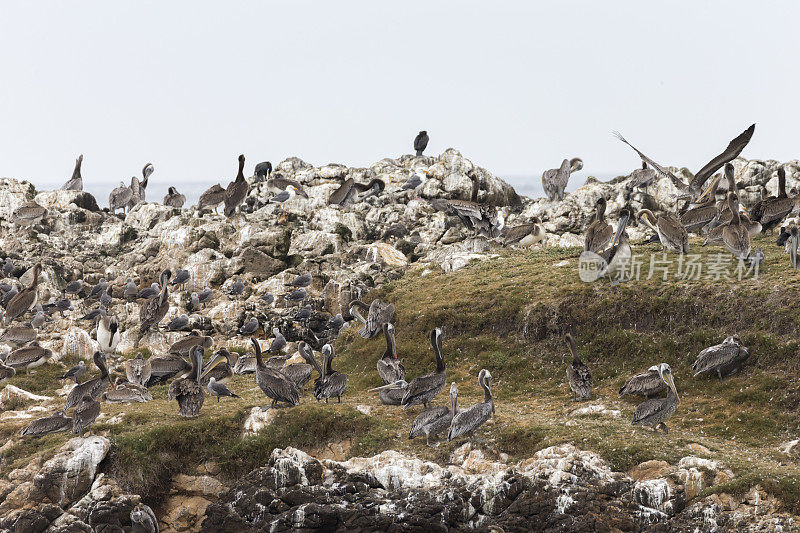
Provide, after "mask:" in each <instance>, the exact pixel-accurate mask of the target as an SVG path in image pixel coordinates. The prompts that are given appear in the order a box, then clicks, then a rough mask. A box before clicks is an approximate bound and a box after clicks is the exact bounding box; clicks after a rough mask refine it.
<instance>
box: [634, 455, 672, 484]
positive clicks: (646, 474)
mask: <svg viewBox="0 0 800 533" xmlns="http://www.w3.org/2000/svg"><path fill="white" fill-rule="evenodd" d="M671 470H672V465H670V464H669V463H668V462H666V461H655V460H653V461H645V462H644V463H640V464H638V465H636V466H634V467H633V468H632V469H630V470H629V471H628V475H629V476H630V477H631V478H633V479H635V480H636V481H648V480H651V479H656V478H660V477H666V476H667V475H668V474H669V472H670V471H671Z"/></svg>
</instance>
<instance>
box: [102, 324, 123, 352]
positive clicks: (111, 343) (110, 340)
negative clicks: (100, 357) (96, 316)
mask: <svg viewBox="0 0 800 533" xmlns="http://www.w3.org/2000/svg"><path fill="white" fill-rule="evenodd" d="M119 340H120V331H119V322H118V321H117V318H116V317H114V316H108V315H106V316H104V317H103V318H101V319H100V321H99V322H98V323H97V343H98V344H99V345H100V349H101V350H103V351H104V352H106V353H113V352H114V350H116V349H117V345H118V344H119Z"/></svg>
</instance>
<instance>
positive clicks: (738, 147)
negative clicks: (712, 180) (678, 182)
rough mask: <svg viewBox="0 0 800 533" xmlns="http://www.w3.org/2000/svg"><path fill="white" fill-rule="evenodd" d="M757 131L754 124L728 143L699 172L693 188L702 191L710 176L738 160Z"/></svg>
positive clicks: (693, 181)
mask: <svg viewBox="0 0 800 533" xmlns="http://www.w3.org/2000/svg"><path fill="white" fill-rule="evenodd" d="M754 131H756V125H755V124H752V125H751V126H750V127H749V128H747V129H746V130H744V131H743V132H742V133H740V134H739V135H738V136H737V137H736V138H735V139H733V140H732V141H731V142H729V143H728V146H727V147H726V148H725V151H723V152H722V153H721V154H719V155H718V156H717V157H715V158H714V159H712V160H711V161H709V162H708V163H707V164H706V166H704V167H703V168H701V169H700V170H698V171H697V174H695V175H694V178H692V188H694V189H697V190H700V189H701V188H702V187H703V184H704V183H705V182H706V180H707V179H708V177H709V176H711V175H712V174H714V172H716V171H717V170H719V169H720V168H722V165H724V164H725V163H727V162H728V161H731V160H732V159H734V158H736V157H737V156H738V155H739V154H740V153H742V150H744V147H745V146H747V143H749V142H750V139H751V138H752V137H753V132H754Z"/></svg>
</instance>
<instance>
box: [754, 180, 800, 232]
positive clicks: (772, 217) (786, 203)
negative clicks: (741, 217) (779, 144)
mask: <svg viewBox="0 0 800 533" xmlns="http://www.w3.org/2000/svg"><path fill="white" fill-rule="evenodd" d="M798 210H800V196H797V195H795V196H791V197H789V196H787V194H786V171H785V170H784V169H783V167H779V168H778V196H777V197H776V196H769V197H767V198H764V199H763V200H761V201H760V202H758V203H757V204H756V205H755V206H753V209H752V210H751V213H752V215H753V217H752V218H753V221H754V222H760V223H761V228H762V231H767V230H771V229H774V228H775V227H777V226H778V225H779V224H780V223H781V220H783V219H784V218H786V217H787V216H790V215H791V214H797V212H798Z"/></svg>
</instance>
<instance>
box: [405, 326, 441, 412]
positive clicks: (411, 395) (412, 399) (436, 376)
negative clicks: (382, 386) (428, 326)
mask: <svg viewBox="0 0 800 533" xmlns="http://www.w3.org/2000/svg"><path fill="white" fill-rule="evenodd" d="M431 346H432V347H433V354H434V356H435V358H436V370H435V371H434V372H431V373H430V374H425V375H424V376H419V377H416V378H414V379H412V380H411V383H409V384H408V386H407V387H406V393H405V394H404V395H403V399H402V400H400V405H402V406H403V409H408V408H409V407H411V406H412V405H419V404H422V405H423V407H425V408H426V409H427V407H428V404H429V403H430V401H431V400H433V398H434V397H435V396H436V395H437V394H439V392H440V391H441V390H442V389H443V388H444V385H445V383H446V382H447V373H446V372H445V369H444V356H443V355H442V330H441V329H440V328H436V329H434V330H433V331H431Z"/></svg>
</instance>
